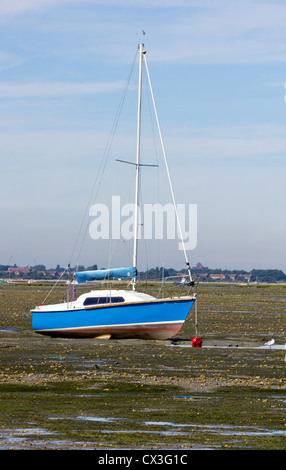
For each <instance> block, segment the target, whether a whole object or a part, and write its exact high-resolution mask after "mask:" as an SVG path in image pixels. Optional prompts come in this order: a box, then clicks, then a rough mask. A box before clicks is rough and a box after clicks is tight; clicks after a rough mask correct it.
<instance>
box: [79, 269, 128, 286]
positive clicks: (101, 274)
mask: <svg viewBox="0 0 286 470" xmlns="http://www.w3.org/2000/svg"><path fill="white" fill-rule="evenodd" d="M135 276H136V268H115V269H99V270H96V271H81V272H78V273H75V277H76V280H77V282H78V283H79V284H81V283H83V282H87V281H103V280H111V279H120V278H129V279H132V278H134V277H135Z"/></svg>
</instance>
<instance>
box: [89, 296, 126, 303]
mask: <svg viewBox="0 0 286 470" xmlns="http://www.w3.org/2000/svg"><path fill="white" fill-rule="evenodd" d="M118 302H124V298H123V297H119V296H117V297H87V298H86V299H85V301H84V302H83V305H98V304H116V303H118Z"/></svg>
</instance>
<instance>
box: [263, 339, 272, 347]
mask: <svg viewBox="0 0 286 470" xmlns="http://www.w3.org/2000/svg"><path fill="white" fill-rule="evenodd" d="M274 343H275V339H271V340H270V341H267V343H265V344H264V346H269V347H270V348H271V346H272V345H273V344H274Z"/></svg>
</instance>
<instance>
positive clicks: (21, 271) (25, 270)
mask: <svg viewBox="0 0 286 470" xmlns="http://www.w3.org/2000/svg"><path fill="white" fill-rule="evenodd" d="M29 272H30V268H28V267H26V268H8V273H13V274H15V276H19V274H28V273H29Z"/></svg>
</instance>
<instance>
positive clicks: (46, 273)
mask: <svg viewBox="0 0 286 470" xmlns="http://www.w3.org/2000/svg"><path fill="white" fill-rule="evenodd" d="M96 269H98V267H97V265H96V264H94V265H92V266H88V267H84V266H78V267H77V271H84V270H87V271H88V270H96ZM99 269H100V268H99ZM102 269H103V268H102ZM69 270H70V272H74V270H75V268H70V269H69ZM63 273H64V274H63ZM186 274H187V270H186V269H181V270H180V271H178V270H176V269H174V268H164V267H160V268H159V267H156V268H150V269H148V270H147V271H140V272H138V277H139V279H140V280H141V281H147V280H150V281H152V280H161V279H166V280H168V279H170V280H172V278H174V277H178V276H182V277H183V276H185V275H186ZM192 274H193V277H194V278H195V279H197V280H198V281H199V282H201V281H207V282H216V281H220V282H223V281H225V282H229V281H236V282H272V283H273V282H286V275H285V274H284V272H283V271H281V270H280V269H252V270H251V271H244V270H232V271H231V270H228V269H212V268H205V267H202V268H197V267H193V268H192ZM60 276H62V278H63V279H67V278H68V272H67V271H66V269H65V268H63V267H61V266H60V265H59V264H58V265H57V266H56V267H55V268H49V269H47V268H46V266H44V265H43V264H38V265H36V266H26V267H24V268H22V267H18V266H17V265H16V264H14V265H13V266H9V265H0V278H2V279H7V278H10V279H47V280H50V279H57V278H59V277H60Z"/></svg>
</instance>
